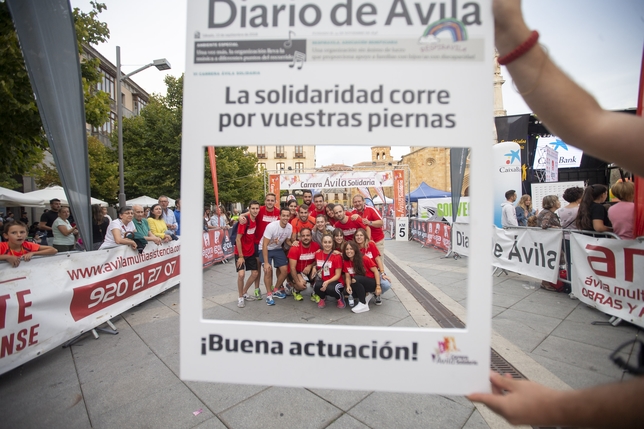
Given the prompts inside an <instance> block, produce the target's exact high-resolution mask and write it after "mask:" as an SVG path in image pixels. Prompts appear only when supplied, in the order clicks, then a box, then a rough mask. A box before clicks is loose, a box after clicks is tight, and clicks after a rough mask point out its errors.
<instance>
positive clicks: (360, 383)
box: [181, 0, 495, 394]
mask: <svg viewBox="0 0 644 429" xmlns="http://www.w3.org/2000/svg"><path fill="white" fill-rule="evenodd" d="M491 3H492V2H491V0H478V1H463V0H453V1H452V2H445V3H444V4H441V5H438V4H436V3H435V2H430V1H428V0H419V1H416V2H414V3H413V4H412V2H408V1H407V2H406V1H401V0H370V1H369V2H362V1H358V0H352V1H349V0H331V1H328V0H324V1H322V0H311V1H308V2H295V1H291V2H285V1H284V0H188V13H187V22H188V25H187V31H186V36H187V39H186V68H185V70H186V71H185V79H184V103H183V129H182V154H181V155H182V156H181V163H182V165H181V167H182V168H181V171H182V178H181V188H182V189H181V196H182V201H183V203H184V205H183V206H182V216H183V218H184V219H192V218H194V219H198V218H199V216H201V214H202V208H203V204H202V202H203V186H202V183H203V176H204V174H203V171H201V169H200V168H195V166H197V165H201V164H203V152H204V150H203V146H204V142H212V141H216V142H217V145H218V146H255V145H258V144H260V145H267V146H272V145H317V146H318V148H321V147H322V146H328V145H335V146H337V155H338V159H339V160H341V159H342V158H341V156H342V155H343V149H344V147H343V146H348V145H356V144H358V145H363V146H367V147H369V146H370V147H373V146H390V145H391V144H395V145H401V146H403V145H404V146H410V145H412V146H423V145H429V144H435V143H436V142H440V146H441V147H446V148H451V147H462V145H463V142H468V145H471V147H472V156H471V159H470V161H471V163H472V165H475V166H476V167H475V168H472V170H471V174H472V175H471V177H470V183H471V189H470V191H471V193H470V195H471V198H472V204H473V206H475V207H476V210H477V212H476V214H475V218H476V221H477V222H481V223H482V224H483V225H490V224H492V212H493V209H492V203H491V201H492V199H493V197H492V193H491V189H490V187H489V186H487V184H486V180H487V179H488V178H489V177H490V173H491V171H490V168H489V166H490V165H492V155H491V153H490V152H491V151H489V150H488V149H489V141H488V140H489V139H486V138H484V137H482V135H483V134H482V132H481V130H485V129H488V128H489V124H490V123H492V121H493V115H492V113H493V110H492V106H493V103H492V101H493V86H492V85H491V79H492V77H491V75H490V70H492V69H493V65H494V56H495V50H494V43H493V42H494V40H493V26H494V23H493V19H492V13H491V12H492V4H491ZM439 6H440V7H439ZM318 150H321V149H318ZM327 150H333V149H327ZM479 167H480V168H479ZM392 168H393V167H392ZM343 174H345V173H343ZM365 175H366V177H364V176H365ZM271 179H272V178H271ZM378 186H380V187H384V186H393V174H392V172H378V173H376V174H373V173H371V174H370V175H369V173H368V172H367V173H365V172H359V171H354V172H351V173H350V174H349V175H348V176H339V177H335V176H334V177H322V176H315V177H311V176H309V175H305V174H297V173H296V174H292V175H283V177H280V182H279V188H280V189H282V190H295V189H307V188H308V189H316V190H320V189H325V188H326V189H329V188H347V187H369V188H376V187H378ZM269 189H273V190H274V189H277V186H275V184H274V183H273V182H272V180H271V183H270V184H269ZM200 206H201V207H200ZM184 225H185V229H184ZM184 225H182V232H183V234H184V240H186V241H185V242H184V248H183V249H182V255H181V262H182V268H183V272H184V274H185V275H186V276H187V277H186V278H184V281H185V282H187V283H189V284H191V285H203V270H202V269H200V268H201V266H202V265H203V255H202V257H200V256H199V253H198V252H202V251H203V249H202V243H201V242H200V241H203V239H201V240H200V236H199V234H198V232H197V227H198V226H199V225H196V224H195V223H193V222H185V221H184ZM444 228H445V227H444V226H440V231H438V232H437V231H435V228H432V234H431V243H432V245H435V246H442V248H445V247H449V244H448V242H449V231H448V233H447V235H445V229H444ZM426 232H427V231H426ZM490 233H491V232H490V230H489V228H476V229H473V231H472V235H473V237H472V239H471V244H470V246H472V254H473V255H476V258H472V259H471V260H470V261H469V262H470V263H469V264H468V269H469V270H470V272H471V274H470V276H469V279H468V299H471V300H472V301H474V302H477V304H478V305H476V306H471V307H469V308H468V309H467V311H468V314H467V321H468V326H467V329H462V330H450V333H449V335H448V338H447V339H446V337H445V331H443V330H439V329H425V328H403V327H401V328H392V327H383V328H379V327H364V326H338V325H328V324H326V325H315V324H298V323H268V322H266V323H258V322H254V320H257V318H254V317H252V314H249V318H248V319H247V320H246V321H239V320H237V321H231V320H207V319H204V318H203V308H202V307H203V304H202V299H201V296H202V290H200V288H199V287H195V288H182V290H181V305H182V311H181V377H182V379H184V380H199V381H211V382H222V383H246V384H262V385H272V386H298V387H302V386H307V387H313V388H335V389H353V390H356V389H357V390H389V391H404V392H424V393H442V394H465V393H468V392H474V391H485V390H489V379H488V378H489V376H488V368H489V361H490V353H489V341H490V337H491V308H492V305H491V295H492V294H491V293H490V291H491V278H487V277H483V278H482V277H481V276H480V273H481V272H484V271H485V270H487V269H489V267H490V265H491V258H492V257H491V255H490V252H489V242H490V240H489V238H490V237H489V236H490ZM446 237H447V242H446V241H445V239H446ZM439 239H440V243H439ZM392 293H394V292H392ZM279 304H280V303H279V302H278V304H277V305H276V306H275V307H272V306H271V307H269V309H268V311H271V312H273V311H275V312H277V311H279ZM247 310H248V308H247ZM327 310H330V309H328V308H327ZM249 311H250V310H249ZM270 320H278V319H277V318H275V319H270ZM235 344H237V345H235ZM367 349H368V350H367ZM329 350H332V353H329V352H328V351H329ZM338 350H340V352H338ZM336 352H337V353H339V354H338V355H335V353H336ZM332 355H334V356H332ZM258 365H259V366H262V367H269V368H271V370H270V371H259V372H255V373H252V374H250V373H248V372H247V371H243V370H241V368H246V367H249V366H252V367H256V366H258ZM303 365H304V366H306V367H327V366H328V365H332V366H333V368H334V376H333V377H319V374H317V373H316V372H315V371H293V370H292V369H293V368H299V367H302V366H303ZM374 371H375V372H376V373H378V374H379V376H378V377H376V378H374V377H371V375H372V374H373V373H374Z"/></svg>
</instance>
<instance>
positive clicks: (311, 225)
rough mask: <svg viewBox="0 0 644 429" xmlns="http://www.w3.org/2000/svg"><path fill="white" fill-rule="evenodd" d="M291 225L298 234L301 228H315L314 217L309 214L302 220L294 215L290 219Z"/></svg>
mask: <svg viewBox="0 0 644 429" xmlns="http://www.w3.org/2000/svg"><path fill="white" fill-rule="evenodd" d="M291 226H292V227H293V232H294V233H295V234H299V232H300V231H301V230H302V229H303V228H310V229H311V231H313V228H315V218H314V217H311V216H309V217H308V219H306V222H302V221H301V220H300V218H299V217H296V218H295V219H293V220H292V221H291Z"/></svg>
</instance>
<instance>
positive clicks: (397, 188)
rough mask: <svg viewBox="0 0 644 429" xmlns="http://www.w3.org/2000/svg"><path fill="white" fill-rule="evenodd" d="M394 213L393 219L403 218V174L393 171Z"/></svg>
mask: <svg viewBox="0 0 644 429" xmlns="http://www.w3.org/2000/svg"><path fill="white" fill-rule="evenodd" d="M394 213H395V217H405V216H406V215H407V211H406V210H405V172H404V171H403V170H394Z"/></svg>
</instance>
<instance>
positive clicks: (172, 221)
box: [150, 195, 179, 234]
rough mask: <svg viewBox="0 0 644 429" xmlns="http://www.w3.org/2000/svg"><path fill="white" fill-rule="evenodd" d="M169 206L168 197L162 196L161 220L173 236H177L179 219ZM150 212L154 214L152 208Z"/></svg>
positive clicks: (160, 201) (160, 202)
mask: <svg viewBox="0 0 644 429" xmlns="http://www.w3.org/2000/svg"><path fill="white" fill-rule="evenodd" d="M168 204H170V200H169V199H168V197H167V196H165V195H161V196H160V197H159V205H160V206H161V218H162V219H163V221H164V222H165V224H166V225H167V227H168V228H167V229H169V230H170V231H171V232H172V233H173V234H176V232H177V228H179V225H178V224H177V219H176V218H175V217H174V212H173V211H172V210H170V209H169V208H168ZM153 207H154V206H153ZM150 212H152V208H150ZM151 215H152V214H150V216H151ZM150 227H152V226H150Z"/></svg>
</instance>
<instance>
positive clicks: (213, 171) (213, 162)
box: [208, 146, 219, 207]
mask: <svg viewBox="0 0 644 429" xmlns="http://www.w3.org/2000/svg"><path fill="white" fill-rule="evenodd" d="M208 159H209V160H210V175H211V176H212V187H213V191H214V192H215V204H216V205H217V207H219V186H218V185H217V156H216V155H215V147H214V146H208Z"/></svg>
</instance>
